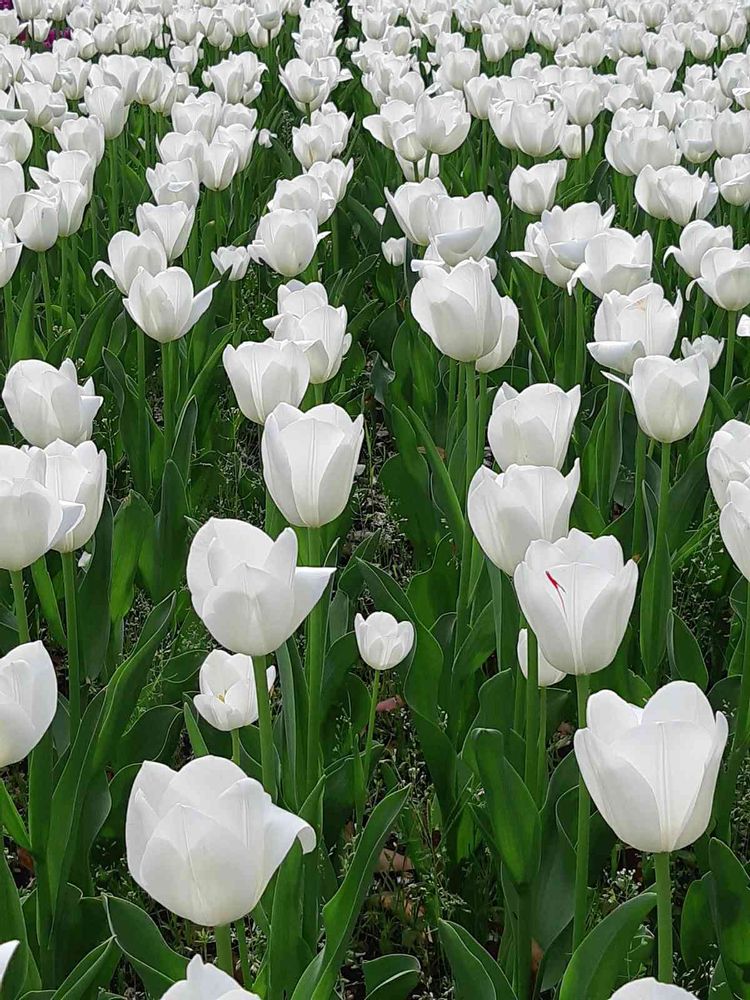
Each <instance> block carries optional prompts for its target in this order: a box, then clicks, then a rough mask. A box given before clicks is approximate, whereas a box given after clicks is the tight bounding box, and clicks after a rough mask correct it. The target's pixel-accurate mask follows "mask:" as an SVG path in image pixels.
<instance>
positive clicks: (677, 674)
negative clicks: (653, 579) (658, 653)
mask: <svg viewBox="0 0 750 1000" xmlns="http://www.w3.org/2000/svg"><path fill="white" fill-rule="evenodd" d="M667 656H668V657H669V666H670V669H671V673H672V678H673V680H682V681H692V682H693V684H697V685H698V687H699V688H700V689H701V690H702V691H705V690H706V689H707V688H708V670H706V664H705V662H704V660H703V653H702V652H701V648H700V646H699V645H698V641H697V640H696V638H695V636H694V635H693V633H692V632H691V631H690V629H689V628H688V626H687V625H686V624H685V622H684V621H683V620H682V619H681V618H680V616H679V615H677V614H675V612H674V611H672V612H670V615H669V623H668V626H667Z"/></svg>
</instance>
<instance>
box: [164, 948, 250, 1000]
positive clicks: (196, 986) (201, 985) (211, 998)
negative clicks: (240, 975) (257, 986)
mask: <svg viewBox="0 0 750 1000" xmlns="http://www.w3.org/2000/svg"><path fill="white" fill-rule="evenodd" d="M161 1000H260V998H259V997H258V996H257V995H256V994H255V993H250V992H249V991H248V990H242V989H240V987H239V986H238V985H237V980H236V979H234V978H233V977H232V976H229V975H227V973H226V972H222V971H221V969H217V967H216V966H215V965H209V964H208V962H206V963H204V962H203V959H202V958H201V957H200V955H193V957H192V958H191V959H190V961H189V962H188V967H187V971H186V973H185V979H181V980H180V981H179V982H177V983H174V985H172V986H170V987H169V989H168V990H167V992H166V993H165V994H164V995H163V996H162V998H161Z"/></svg>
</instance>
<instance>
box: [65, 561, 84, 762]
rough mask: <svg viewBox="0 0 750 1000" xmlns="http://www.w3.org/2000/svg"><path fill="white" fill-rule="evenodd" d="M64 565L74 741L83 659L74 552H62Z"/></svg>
mask: <svg viewBox="0 0 750 1000" xmlns="http://www.w3.org/2000/svg"><path fill="white" fill-rule="evenodd" d="M62 567H63V588H64V591H65V635H66V636H67V641H68V712H69V715H70V737H71V742H72V740H73V739H74V738H75V734H76V733H77V732H78V726H79V725H80V722H81V661H80V646H79V643H78V608H77V604H78V600H77V588H76V563H75V554H74V553H73V552H63V553H62Z"/></svg>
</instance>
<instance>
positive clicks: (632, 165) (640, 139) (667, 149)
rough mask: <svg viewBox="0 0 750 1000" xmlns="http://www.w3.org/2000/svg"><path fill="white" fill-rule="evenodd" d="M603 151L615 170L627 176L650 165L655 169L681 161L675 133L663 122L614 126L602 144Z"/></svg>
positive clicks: (638, 172)
mask: <svg viewBox="0 0 750 1000" xmlns="http://www.w3.org/2000/svg"><path fill="white" fill-rule="evenodd" d="M604 154H605V156H606V157H607V160H608V161H609V163H610V164H611V166H613V167H614V169H615V170H616V171H617V172H618V173H620V174H623V175H624V176H626V177H637V176H638V175H639V174H640V172H641V171H642V170H643V169H644V167H646V166H647V165H650V166H651V167H653V168H654V169H655V170H658V169H659V168H660V167H667V166H673V165H674V164H676V163H679V162H680V158H681V154H680V150H679V149H678V147H677V141H676V139H675V137H674V133H673V132H670V130H669V129H668V128H667V127H666V126H665V125H646V126H643V125H628V126H626V127H625V128H623V129H615V128H613V129H612V130H611V131H610V133H609V135H608V136H607V140H606V142H605V143H604Z"/></svg>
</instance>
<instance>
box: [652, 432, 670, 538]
mask: <svg viewBox="0 0 750 1000" xmlns="http://www.w3.org/2000/svg"><path fill="white" fill-rule="evenodd" d="M671 457H672V445H671V444H662V446H661V474H660V476H659V513H658V515H657V518H656V540H658V539H659V538H661V537H662V536H663V535H665V534H666V531H667V524H668V521H667V517H668V516H669V473H670V469H671ZM656 540H655V542H654V544H656Z"/></svg>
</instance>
